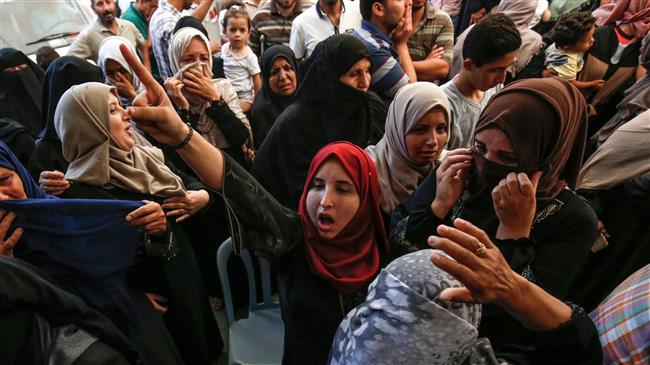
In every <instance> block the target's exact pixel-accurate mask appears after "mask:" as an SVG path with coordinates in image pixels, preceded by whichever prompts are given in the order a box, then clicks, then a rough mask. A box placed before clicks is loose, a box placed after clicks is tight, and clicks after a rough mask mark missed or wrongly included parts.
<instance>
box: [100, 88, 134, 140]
mask: <svg viewBox="0 0 650 365" xmlns="http://www.w3.org/2000/svg"><path fill="white" fill-rule="evenodd" d="M107 102H108V116H109V118H108V120H109V131H110V133H111V137H113V141H114V142H115V144H116V145H117V147H119V148H120V149H121V150H124V151H131V150H132V149H133V145H134V144H135V142H134V141H133V130H132V129H131V117H129V114H128V113H127V112H126V110H125V109H124V108H122V106H121V105H120V101H119V100H118V99H117V97H116V96H115V95H114V94H113V93H112V92H111V93H108V100H107Z"/></svg>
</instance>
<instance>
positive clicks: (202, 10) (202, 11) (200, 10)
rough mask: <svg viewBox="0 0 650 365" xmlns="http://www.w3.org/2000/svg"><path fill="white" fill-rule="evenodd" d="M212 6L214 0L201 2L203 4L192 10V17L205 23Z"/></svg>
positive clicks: (202, 0)
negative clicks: (204, 20)
mask: <svg viewBox="0 0 650 365" xmlns="http://www.w3.org/2000/svg"><path fill="white" fill-rule="evenodd" d="M211 6H212V0H201V4H199V6H197V7H196V9H194V10H192V16H193V17H195V18H196V19H198V20H200V21H203V19H205V16H206V15H207V14H208V10H210V7H211Z"/></svg>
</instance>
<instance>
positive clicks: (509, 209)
mask: <svg viewBox="0 0 650 365" xmlns="http://www.w3.org/2000/svg"><path fill="white" fill-rule="evenodd" d="M541 177H542V172H541V171H535V172H534V173H533V174H532V176H531V178H530V179H529V178H528V176H527V175H526V174H524V173H518V174H516V173H514V172H511V173H509V174H508V176H506V178H505V179H503V180H501V181H500V182H499V185H497V186H496V187H495V188H494V189H492V201H493V203H494V211H495V212H496V215H497V217H498V218H499V228H498V229H497V234H496V237H497V238H498V239H517V238H522V237H528V236H529V235H530V228H531V226H532V224H533V219H534V218H535V212H536V208H537V200H536V199H535V193H536V192H537V185H538V184H539V180H540V178H541Z"/></svg>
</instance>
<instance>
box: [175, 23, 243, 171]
mask: <svg viewBox="0 0 650 365" xmlns="http://www.w3.org/2000/svg"><path fill="white" fill-rule="evenodd" d="M169 60H170V66H171V70H172V72H174V76H173V77H171V78H169V79H167V80H165V89H166V90H167V93H168V94H169V97H170V98H171V99H172V100H173V102H174V103H175V104H176V107H177V108H178V111H179V113H180V114H181V115H182V116H183V120H184V121H185V122H186V123H189V124H190V125H191V126H192V128H194V129H196V131H197V132H199V133H200V134H201V135H202V136H203V137H204V138H206V139H207V140H208V141H209V142H210V143H212V144H213V145H214V146H215V147H218V148H221V149H223V150H224V151H225V152H226V153H228V154H229V155H231V156H232V157H233V158H234V159H235V160H236V161H238V162H239V163H240V164H242V165H243V166H247V165H248V164H249V161H250V158H251V157H252V154H253V151H252V149H251V147H252V143H253V137H252V135H251V130H250V124H249V122H248V119H247V118H246V116H245V115H244V113H243V112H242V111H241V108H240V107H239V99H238V98H237V93H235V91H234V89H233V87H232V84H231V83H230V81H229V80H227V79H212V62H213V59H212V55H211V53H210V43H209V41H208V39H207V38H206V36H205V35H204V34H203V33H202V32H201V31H199V30H198V29H196V28H193V27H184V28H180V29H179V30H177V31H176V32H175V33H174V35H173V36H172V39H171V42H170V46H169Z"/></svg>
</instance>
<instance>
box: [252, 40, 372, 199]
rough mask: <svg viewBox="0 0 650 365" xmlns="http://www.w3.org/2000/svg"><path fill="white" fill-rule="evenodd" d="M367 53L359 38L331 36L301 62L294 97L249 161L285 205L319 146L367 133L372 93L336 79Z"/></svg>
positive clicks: (361, 138) (362, 141) (359, 141)
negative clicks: (254, 156)
mask: <svg viewBox="0 0 650 365" xmlns="http://www.w3.org/2000/svg"><path fill="white" fill-rule="evenodd" d="M364 58H365V59H368V60H370V55H369V53H368V51H367V49H366V47H365V46H364V45H363V43H362V42H361V41H360V40H358V39H357V38H355V37H353V36H351V35H347V34H339V35H334V36H331V37H329V38H327V39H326V40H324V41H322V42H321V43H319V44H318V45H317V46H316V48H315V49H314V52H313V53H312V55H311V57H309V59H308V60H307V61H306V62H305V63H304V64H303V65H302V66H301V70H300V71H301V72H300V80H301V84H300V87H299V88H298V91H296V98H295V99H296V100H295V101H294V103H292V104H291V105H289V106H288V107H287V108H286V109H285V110H284V111H283V112H282V113H281V114H280V115H279V116H278V118H277V120H276V122H275V124H274V125H273V127H272V128H271V130H270V131H269V134H268V136H267V137H266V140H265V141H264V143H263V144H262V147H261V148H260V149H259V151H258V153H257V155H256V158H255V161H254V162H253V175H255V177H257V178H258V180H259V181H260V182H261V183H262V185H263V186H264V187H265V188H266V189H267V190H268V191H269V192H270V193H271V194H272V195H273V196H274V197H275V198H276V199H277V200H278V201H279V202H280V203H282V204H283V205H285V206H287V207H289V208H292V209H296V208H297V206H298V200H299V198H300V195H301V194H302V189H303V186H304V184H305V179H306V178H307V171H308V170H309V164H310V162H311V159H312V157H314V155H315V154H316V152H318V150H320V149H321V148H322V147H323V146H325V145H326V144H328V143H331V142H335V141H348V142H351V143H354V144H356V145H357V146H359V147H362V148H365V147H366V146H367V145H368V143H369V140H370V138H371V128H372V113H371V111H370V95H369V94H368V93H366V92H363V91H359V90H357V89H355V88H352V87H350V86H347V85H345V84H343V83H341V82H340V81H339V78H340V77H341V75H343V74H344V73H346V72H347V71H348V70H349V69H350V67H352V66H353V65H354V64H355V63H356V62H358V61H359V60H361V59H364Z"/></svg>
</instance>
